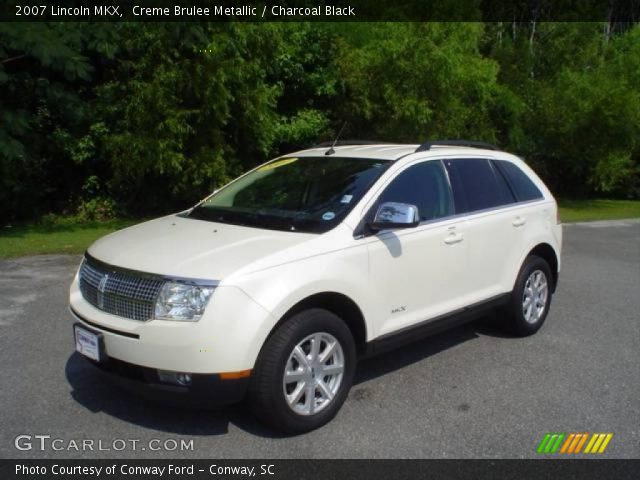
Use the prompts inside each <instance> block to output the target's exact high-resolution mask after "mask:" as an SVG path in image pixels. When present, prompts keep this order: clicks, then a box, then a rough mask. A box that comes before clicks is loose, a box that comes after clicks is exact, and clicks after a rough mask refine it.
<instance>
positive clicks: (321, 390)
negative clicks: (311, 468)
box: [249, 309, 356, 433]
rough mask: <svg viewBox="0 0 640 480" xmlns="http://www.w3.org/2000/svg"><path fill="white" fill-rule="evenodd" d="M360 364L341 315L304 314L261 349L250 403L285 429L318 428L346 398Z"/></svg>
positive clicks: (293, 319)
mask: <svg viewBox="0 0 640 480" xmlns="http://www.w3.org/2000/svg"><path fill="white" fill-rule="evenodd" d="M355 362H356V352H355V344H354V341H353V336H352V335H351V332H350V330H349V328H348V327H347V326H346V325H345V323H344V322H343V321H342V320H341V319H340V318H339V317H337V316H336V315H334V314H333V313H331V312H328V311H326V310H322V309H310V310H306V311H303V312H300V313H298V314H296V315H294V316H292V317H291V318H290V319H288V320H287V321H286V322H285V323H284V324H282V325H281V326H280V327H278V329H277V330H276V331H275V332H274V333H273V335H271V337H270V338H269V339H268V340H267V342H266V343H265V345H264V347H263V348H262V351H261V352H260V356H259V358H258V362H257V364H256V368H255V369H254V374H253V376H252V379H251V383H250V385H249V402H250V405H251V406H252V409H253V411H254V412H255V413H256V414H257V416H258V417H260V418H262V419H263V420H264V421H266V422H267V423H270V424H271V425H273V426H275V427H276V428H278V429H280V430H283V431H285V432H288V433H302V432H306V431H309V430H313V429H315V428H318V427H320V426H322V425H324V424H325V423H327V422H329V421H330V420H331V419H332V418H333V417H334V416H335V415H336V413H337V412H338V410H339V409H340V407H341V406H342V404H343V403H344V401H345V399H346V398H347V395H348V393H349V389H350V388H351V383H352V381H353V375H354V372H355Z"/></svg>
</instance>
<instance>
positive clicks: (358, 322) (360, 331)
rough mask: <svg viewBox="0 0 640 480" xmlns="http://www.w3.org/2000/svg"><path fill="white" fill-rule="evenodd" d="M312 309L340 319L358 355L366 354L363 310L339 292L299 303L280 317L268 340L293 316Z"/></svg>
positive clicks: (320, 294)
mask: <svg viewBox="0 0 640 480" xmlns="http://www.w3.org/2000/svg"><path fill="white" fill-rule="evenodd" d="M311 308H321V309H324V310H327V311H329V312H331V313H333V314H334V315H336V316H338V317H340V319H342V321H344V322H345V324H346V325H347V327H348V328H349V330H350V331H351V334H352V335H353V340H354V342H355V344H356V350H357V353H358V355H360V354H363V353H364V351H365V348H366V343H367V325H366V322H365V318H364V315H363V313H362V310H361V309H360V307H359V306H358V304H357V303H356V302H355V301H353V300H352V299H351V298H350V297H348V296H347V295H344V294H342V293H338V292H320V293H315V294H313V295H309V296H308V297H306V298H304V299H302V300H300V301H298V302H297V303H296V304H295V305H293V306H292V307H291V308H289V309H288V310H287V311H286V312H285V313H284V315H282V316H281V317H280V319H279V320H278V321H277V322H276V324H275V325H274V326H273V328H272V329H271V331H270V332H269V335H268V336H267V338H266V340H268V339H269V338H270V337H271V336H272V335H273V333H274V332H275V331H276V330H277V329H278V328H279V327H280V325H282V324H283V323H284V322H286V321H287V320H288V319H289V318H291V317H292V316H293V315H295V314H297V313H300V312H302V311H304V310H308V309H311ZM266 340H265V342H266Z"/></svg>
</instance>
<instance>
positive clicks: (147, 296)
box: [80, 258, 164, 321]
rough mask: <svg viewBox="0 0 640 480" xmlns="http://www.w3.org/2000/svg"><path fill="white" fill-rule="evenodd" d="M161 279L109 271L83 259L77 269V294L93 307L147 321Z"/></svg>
mask: <svg viewBox="0 0 640 480" xmlns="http://www.w3.org/2000/svg"><path fill="white" fill-rule="evenodd" d="M163 283H164V281H163V280H160V279H155V278H146V277H143V276H136V275H135V274H131V273H123V272H118V271H113V270H108V269H106V268H104V267H102V266H101V265H98V264H96V263H94V262H92V261H91V260H90V259H86V258H85V259H84V261H83V262H82V266H81V267H80V291H81V292H82V296H83V297H84V299H85V300H86V301H87V302H89V303H90V304H91V305H93V306H94V307H96V308H98V309H100V310H102V311H104V312H107V313H111V314H113V315H118V316H120V317H125V318H131V319H132V320H140V321H146V320H149V319H150V318H151V317H153V313H154V312H153V310H154V307H155V301H156V297H157V296H158V292H159V291H160V288H162V284H163Z"/></svg>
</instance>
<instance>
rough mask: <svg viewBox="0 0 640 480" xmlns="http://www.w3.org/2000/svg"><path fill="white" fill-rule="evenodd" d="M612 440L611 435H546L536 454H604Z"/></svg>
mask: <svg viewBox="0 0 640 480" xmlns="http://www.w3.org/2000/svg"><path fill="white" fill-rule="evenodd" d="M589 435H591V437H589ZM612 438H613V433H594V434H589V433H576V432H574V433H547V434H546V435H545V436H544V438H543V439H542V441H541V442H540V445H538V449H537V450H536V452H537V453H539V454H554V453H565V454H577V453H604V451H605V450H606V449H607V446H608V445H609V442H610V441H611V439H612ZM587 439H589V440H588V441H587ZM585 445H586V446H585ZM583 447H584V451H583V450H582V448H583Z"/></svg>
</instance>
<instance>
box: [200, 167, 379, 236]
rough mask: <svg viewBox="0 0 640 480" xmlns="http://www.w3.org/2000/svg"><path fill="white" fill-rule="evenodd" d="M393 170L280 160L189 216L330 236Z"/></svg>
mask: <svg viewBox="0 0 640 480" xmlns="http://www.w3.org/2000/svg"><path fill="white" fill-rule="evenodd" d="M389 165H390V162H389V161H386V160H372V159H362V158H344V157H300V158H280V159H278V160H274V161H272V162H269V163H267V164H265V165H263V166H261V167H259V168H257V169H256V170H253V171H252V172H250V173H248V174H247V175H245V176H243V177H240V178H239V179H237V180H236V181H234V182H232V183H230V184H229V185H227V186H226V187H224V188H223V189H222V190H220V191H218V192H216V193H214V194H213V195H211V196H210V197H209V198H207V199H206V200H205V201H204V202H202V203H201V204H200V205H198V206H196V207H195V208H194V209H193V210H192V211H191V212H189V213H188V216H189V217H192V218H197V219H201V220H209V221H212V222H222V223H231V224H235V225H245V226H250V227H257V228H268V229H275V230H287V231H300V232H314V233H322V232H326V231H328V230H330V229H331V228H333V227H335V226H336V225H337V224H338V223H339V222H340V221H341V220H342V219H343V218H344V217H345V216H346V215H347V214H348V213H349V211H351V209H352V208H353V206H354V205H355V204H356V203H357V202H358V201H359V200H360V199H361V198H362V196H363V195H364V194H365V192H366V191H367V190H368V189H369V187H371V185H372V184H373V182H375V181H376V180H377V179H378V178H379V177H380V175H381V174H382V172H384V171H385V170H386V168H387V167H388V166H389Z"/></svg>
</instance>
